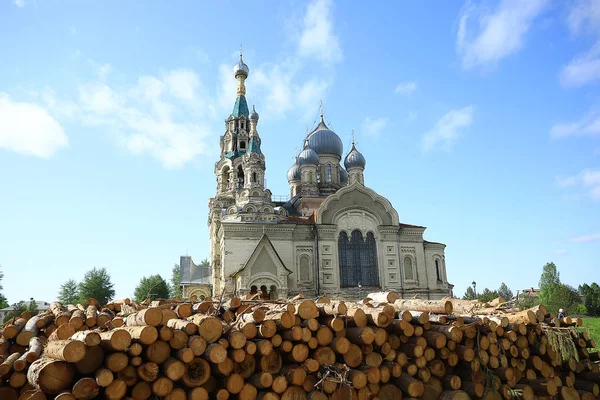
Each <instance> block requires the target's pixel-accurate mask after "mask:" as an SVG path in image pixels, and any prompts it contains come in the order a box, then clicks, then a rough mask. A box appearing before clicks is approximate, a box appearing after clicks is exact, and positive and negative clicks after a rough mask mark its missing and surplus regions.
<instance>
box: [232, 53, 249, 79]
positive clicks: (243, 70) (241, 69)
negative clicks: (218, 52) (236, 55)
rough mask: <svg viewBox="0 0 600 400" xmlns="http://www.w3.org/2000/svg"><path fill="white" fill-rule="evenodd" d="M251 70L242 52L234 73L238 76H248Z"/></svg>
mask: <svg viewBox="0 0 600 400" xmlns="http://www.w3.org/2000/svg"><path fill="white" fill-rule="evenodd" d="M249 72H250V69H249V68H248V66H247V65H246V63H245V62H244V60H242V54H240V61H238V63H237V64H235V65H234V66H233V75H234V76H235V77H236V78H237V76H238V75H244V76H245V77H246V78H247V77H248V73H249Z"/></svg>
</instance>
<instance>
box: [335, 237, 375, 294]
mask: <svg viewBox="0 0 600 400" xmlns="http://www.w3.org/2000/svg"><path fill="white" fill-rule="evenodd" d="M338 254H339V262H340V286H341V287H356V286H358V285H359V284H360V285H362V286H379V270H378V268H377V244H376V242H375V236H373V233H372V232H369V233H367V237H366V239H363V235H362V233H361V232H360V231H359V230H355V231H353V232H352V234H351V236H350V239H348V235H347V234H346V232H342V233H340V237H339V239H338Z"/></svg>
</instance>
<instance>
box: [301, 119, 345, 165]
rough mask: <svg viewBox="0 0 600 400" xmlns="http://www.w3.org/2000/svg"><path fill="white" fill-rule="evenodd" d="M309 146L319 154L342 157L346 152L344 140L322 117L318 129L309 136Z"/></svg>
mask: <svg viewBox="0 0 600 400" xmlns="http://www.w3.org/2000/svg"><path fill="white" fill-rule="evenodd" d="M307 140H308V145H309V146H310V147H311V148H312V149H313V150H314V151H316V152H317V154H334V155H336V156H338V157H340V158H341V157H342V153H343V152H344V145H343V143H342V139H340V137H339V136H338V135H337V134H336V133H335V132H334V131H332V130H331V129H329V128H328V127H327V125H325V122H323V117H322V116H321V122H320V123H319V125H318V126H317V128H316V129H315V130H314V131H312V133H311V134H310V135H308V139H307Z"/></svg>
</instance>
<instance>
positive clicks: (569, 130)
mask: <svg viewBox="0 0 600 400" xmlns="http://www.w3.org/2000/svg"><path fill="white" fill-rule="evenodd" d="M550 136H551V137H552V138H555V139H560V138H564V137H569V136H590V137H595V136H600V111H598V110H596V111H594V110H592V111H590V112H589V113H588V114H587V115H586V116H585V117H583V118H582V119H580V120H579V121H576V122H568V123H562V124H556V125H554V126H553V127H552V129H551V130H550Z"/></svg>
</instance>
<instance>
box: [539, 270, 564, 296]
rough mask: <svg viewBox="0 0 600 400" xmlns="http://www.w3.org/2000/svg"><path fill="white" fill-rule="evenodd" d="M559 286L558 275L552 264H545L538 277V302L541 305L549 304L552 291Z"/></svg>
mask: <svg viewBox="0 0 600 400" xmlns="http://www.w3.org/2000/svg"><path fill="white" fill-rule="evenodd" d="M558 285H560V273H559V272H558V268H556V265H555V264H554V263H553V262H549V263H546V265H544V267H543V268H542V276H540V301H541V302H542V304H544V305H546V303H548V302H550V301H551V300H550V299H551V298H552V296H553V292H554V290H555V289H556V288H557V287H558Z"/></svg>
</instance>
